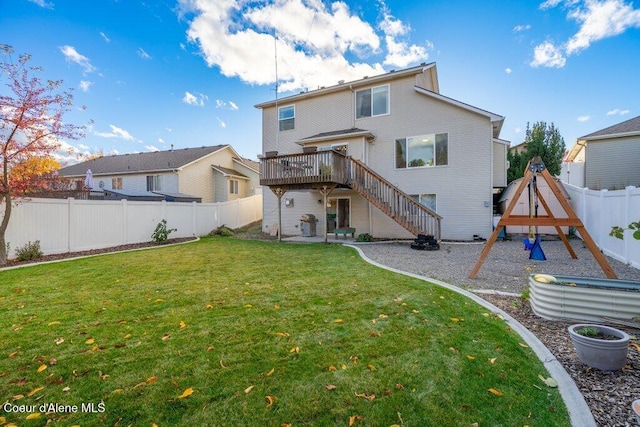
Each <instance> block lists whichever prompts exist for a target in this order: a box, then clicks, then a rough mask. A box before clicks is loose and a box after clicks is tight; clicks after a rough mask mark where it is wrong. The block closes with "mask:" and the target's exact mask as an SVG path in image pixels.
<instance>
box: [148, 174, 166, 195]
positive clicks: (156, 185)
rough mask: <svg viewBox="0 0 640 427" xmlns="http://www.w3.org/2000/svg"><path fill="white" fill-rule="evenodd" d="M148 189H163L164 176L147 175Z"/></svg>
mask: <svg viewBox="0 0 640 427" xmlns="http://www.w3.org/2000/svg"><path fill="white" fill-rule="evenodd" d="M147 191H162V176H160V175H147Z"/></svg>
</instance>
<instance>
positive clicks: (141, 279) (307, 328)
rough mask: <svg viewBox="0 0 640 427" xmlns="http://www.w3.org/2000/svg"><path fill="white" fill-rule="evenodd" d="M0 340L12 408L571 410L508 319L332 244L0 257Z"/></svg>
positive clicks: (256, 419) (177, 414)
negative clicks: (10, 260) (16, 265)
mask: <svg viewBox="0 0 640 427" xmlns="http://www.w3.org/2000/svg"><path fill="white" fill-rule="evenodd" d="M0 343H2V351H1V353H0V402H3V403H4V402H8V403H5V404H4V406H2V407H1V408H0V421H5V423H7V424H9V423H15V424H19V425H21V426H22V425H27V426H29V425H34V426H35V425H45V424H46V422H47V420H60V421H61V422H60V423H59V425H74V424H78V425H83V426H84V425H96V424H105V425H115V424H117V425H120V426H127V425H136V426H151V425H152V424H153V423H155V424H157V425H158V426H169V425H188V426H196V425H220V426H282V425H289V424H290V425H292V426H300V425H310V426H318V425H320V426H322V425H326V426H333V425H342V426H348V425H354V426H360V425H362V426H391V425H405V426H427V425H433V426H446V425H453V426H469V425H471V424H472V423H476V422H477V423H478V424H479V425H480V426H499V425H503V426H522V425H531V426H536V425H538V426H549V425H553V426H562V425H569V418H568V415H567V412H566V409H565V407H564V404H563V402H562V400H561V398H560V395H559V393H558V391H557V389H552V388H548V387H547V386H545V384H544V383H543V382H542V381H540V379H539V378H538V375H543V376H545V377H546V376H547V373H546V371H545V369H544V367H543V365H542V363H541V362H540V361H539V360H538V359H537V357H536V356H535V354H534V353H533V352H532V351H531V349H530V348H528V347H526V346H524V344H523V342H522V340H521V339H520V337H519V336H517V335H516V334H514V333H513V332H511V331H510V330H509V328H508V327H507V325H506V324H505V323H504V321H502V320H501V319H500V318H498V317H497V316H494V315H492V314H491V313H489V312H488V311H487V310H486V309H484V308H482V307H480V306H478V305H477V304H475V303H473V302H472V301H469V300H467V299H465V298H464V297H462V296H460V295H458V294H456V293H454V292H451V291H449V290H446V289H443V288H440V287H438V286H436V285H432V284H430V283H426V282H424V281H420V280H417V279H413V278H410V277H406V276H403V275H398V274H394V273H391V272H388V271H386V270H382V269H379V268H376V267H373V266H371V265H369V264H367V263H365V262H364V261H362V260H361V259H360V257H359V256H358V255H357V253H356V252H355V251H354V250H353V249H350V248H346V247H342V246H338V245H323V244H314V245H294V244H282V243H276V242H263V241H249V240H241V239H233V238H221V237H217V238H205V239H203V240H201V241H199V242H196V243H191V244H188V245H181V246H173V247H165V248H159V249H153V250H146V251H138V252H131V253H124V254H115V255H104V256H99V257H94V258H88V259H82V260H76V261H68V262H63V263H57V264H49V265H41V266H36V267H28V268H22V269H17V270H7V271H3V272H0ZM43 403H47V404H58V405H66V406H65V407H63V408H60V407H58V408H57V411H55V412H54V411H52V412H50V413H43V411H41V410H40V408H39V406H40V405H42V404H43ZM83 404H84V405H85V407H84V408H83V407H82V405H83ZM88 404H94V407H93V409H94V411H95V412H93V413H91V412H86V411H87V410H89V409H91V408H89V407H88V406H87V405H88ZM19 405H28V406H31V405H35V407H34V408H28V407H25V408H22V409H23V410H26V412H7V410H11V411H16V410H20V407H19ZM73 405H76V406H77V408H76V410H77V412H72V411H73V409H74V408H73ZM31 409H33V411H31ZM45 409H52V408H51V407H49V408H45ZM53 409H55V408H53ZM82 409H85V412H83V411H82ZM62 410H65V411H66V413H63V412H62ZM38 413H39V415H37V414H38ZM27 416H29V418H30V419H29V420H26V419H27ZM0 424H1V423H0Z"/></svg>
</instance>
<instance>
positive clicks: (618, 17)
mask: <svg viewBox="0 0 640 427" xmlns="http://www.w3.org/2000/svg"><path fill="white" fill-rule="evenodd" d="M560 3H562V1H561V0H547V1H545V2H544V3H542V4H541V5H540V9H543V10H544V9H549V8H552V7H555V6H557V5H558V4H560ZM564 7H565V8H566V9H567V18H568V19H572V20H575V21H576V22H578V24H579V26H580V27H579V29H578V31H577V32H576V33H575V34H574V35H573V36H571V37H570V38H569V40H567V42H566V43H564V44H563V45H562V46H559V47H555V46H553V45H551V46H553V48H554V55H548V58H551V59H549V60H547V61H544V60H543V61H539V60H538V58H537V54H538V53H540V51H542V50H544V49H546V48H547V47H548V45H550V43H549V42H545V43H542V44H540V45H538V46H536V47H535V49H534V57H535V58H534V61H533V62H532V63H531V65H532V66H534V67H537V66H540V65H542V66H546V67H563V66H564V65H565V63H566V60H565V58H566V56H570V55H574V54H576V53H579V52H581V51H583V50H585V49H587V48H589V47H590V46H591V45H592V44H593V43H595V42H597V41H599V40H602V39H606V38H609V37H614V36H617V35H620V34H622V33H624V32H625V31H627V30H628V29H630V28H640V9H634V7H633V3H631V2H630V3H625V1H624V0H584V1H582V0H565V1H564ZM554 56H555V57H557V58H562V59H561V60H560V59H558V60H554V59H552V58H553V57H554Z"/></svg>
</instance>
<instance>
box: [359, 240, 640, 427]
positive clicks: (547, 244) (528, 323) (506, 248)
mask: <svg viewBox="0 0 640 427" xmlns="http://www.w3.org/2000/svg"><path fill="white" fill-rule="evenodd" d="M571 243H572V247H573V249H574V251H575V252H576V254H577V255H578V259H572V258H571V256H570V255H569V253H568V252H567V250H566V248H565V247H564V244H563V243H562V242H561V241H544V242H542V248H543V250H544V252H545V255H546V257H547V261H531V260H529V258H528V254H529V253H528V252H526V251H524V250H523V244H522V242H521V241H520V242H517V241H504V242H502V241H500V242H496V243H495V244H494V245H493V247H492V249H491V252H490V253H489V255H488V256H487V258H486V260H485V262H484V263H483V265H482V268H481V269H480V271H479V272H478V276H477V277H476V278H475V279H469V278H468V275H469V273H470V272H471V269H472V268H473V266H474V265H475V263H476V261H477V260H478V257H479V256H480V252H481V251H482V249H483V244H454V243H446V242H445V243H443V244H441V249H440V250H439V251H416V250H412V249H411V248H410V247H409V243H384V244H361V245H358V246H359V247H360V248H361V249H362V251H363V252H364V253H365V255H366V256H367V257H369V258H371V259H372V260H374V261H376V262H378V263H380V264H383V265H386V266H389V267H393V268H397V269H399V270H403V271H408V272H411V273H415V274H419V275H423V276H427V277H431V278H435V279H438V280H442V281H443V282H446V283H450V284H452V285H456V286H458V287H461V288H465V289H467V290H471V291H481V292H479V296H480V297H482V298H484V299H485V300H487V301H489V302H491V303H492V304H494V305H496V306H497V307H499V308H501V309H502V310H504V311H506V312H507V313H509V315H511V316H512V317H513V318H515V319H516V320H518V322H520V323H521V324H522V325H524V326H525V327H526V328H527V329H528V330H530V331H531V332H532V333H533V334H534V335H535V336H536V337H537V338H538V339H539V340H540V341H542V343H543V344H544V345H545V346H546V347H547V348H548V349H549V351H551V353H552V354H553V355H554V356H555V357H556V358H557V360H558V361H559V362H560V363H561V364H562V366H563V367H564V369H565V370H566V371H567V373H569V375H570V376H571V377H572V379H573V380H574V381H575V383H576V385H577V386H578V389H579V390H580V391H581V392H582V395H583V396H584V398H585V400H586V402H587V405H588V406H589V409H590V410H591V413H592V414H593V417H594V419H595V420H596V423H597V424H598V425H599V426H607V427H609V426H636V425H637V423H636V420H635V416H634V415H633V412H632V410H631V402H633V400H635V399H640V347H635V346H633V345H631V346H630V347H629V351H628V355H627V365H626V366H625V367H624V368H623V369H622V370H621V371H617V372H603V371H599V370H597V369H592V368H589V367H587V366H586V365H584V364H583V363H582V362H580V360H579V359H578V357H577V355H576V353H575V350H574V348H573V344H572V342H571V338H570V337H569V333H568V332H567V327H568V326H569V325H571V324H572V323H576V322H571V321H550V320H545V319H543V318H540V317H538V316H536V315H535V314H534V313H533V311H532V310H531V307H530V305H529V303H528V302H527V301H526V300H524V299H522V298H520V297H519V296H509V295H499V294H497V293H493V294H492V293H486V292H484V291H488V290H495V291H500V292H508V293H513V294H517V295H520V294H521V293H522V291H523V290H525V289H526V287H527V280H528V276H529V275H530V274H532V273H547V274H566V275H574V276H591V277H606V276H605V274H604V273H603V272H602V270H601V269H600V266H599V265H598V263H597V262H596V261H595V259H594V258H593V255H592V254H591V252H589V250H588V249H587V248H586V247H585V246H584V244H583V243H582V241H581V240H573V241H572V242H571ZM607 260H608V261H609V263H610V264H611V266H612V267H613V269H614V271H615V272H616V274H617V275H618V277H619V278H620V279H627V280H636V281H640V270H638V269H635V268H633V267H630V266H628V265H625V264H623V263H620V262H618V261H615V260H613V259H611V258H607ZM610 326H613V327H616V328H618V329H622V330H624V331H626V332H627V333H629V334H630V335H631V336H632V339H633V341H632V342H634V343H636V344H638V337H640V329H637V328H629V327H626V326H621V325H617V324H612V325H610Z"/></svg>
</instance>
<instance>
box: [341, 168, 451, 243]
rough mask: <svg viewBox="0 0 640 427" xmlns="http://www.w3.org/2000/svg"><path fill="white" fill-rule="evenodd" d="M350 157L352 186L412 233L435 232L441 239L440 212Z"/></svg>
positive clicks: (437, 237) (348, 172)
mask: <svg viewBox="0 0 640 427" xmlns="http://www.w3.org/2000/svg"><path fill="white" fill-rule="evenodd" d="M347 159H348V160H349V162H348V163H347V167H348V170H347V182H346V184H347V185H348V186H349V187H351V188H352V189H353V190H354V191H356V192H357V193H358V194H360V195H361V196H362V197H364V198H365V199H367V200H368V201H369V202H370V203H371V204H372V205H374V206H375V207H377V208H378V209H380V210H381V211H382V212H384V213H385V214H386V215H387V216H389V217H390V218H391V219H393V220H394V221H395V222H397V223H398V224H400V225H401V226H402V227H403V228H404V229H406V230H407V231H409V232H410V233H411V234H414V235H416V236H417V235H418V234H426V235H432V236H434V238H435V239H438V240H439V239H440V220H441V219H442V217H441V216H440V215H438V214H437V213H435V212H434V211H432V210H431V209H429V208H427V207H426V206H424V205H422V204H421V203H418V202H417V201H416V200H415V199H413V198H412V197H411V196H409V195H408V194H406V193H404V192H403V191H401V190H400V189H399V188H397V187H396V186H394V185H393V184H391V183H390V182H389V181H387V180H386V179H384V178H383V177H381V176H380V175H378V174H377V173H375V172H374V171H373V170H372V169H370V168H369V167H368V166H367V165H365V164H364V163H362V162H360V161H358V160H355V159H353V158H351V157H347Z"/></svg>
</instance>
